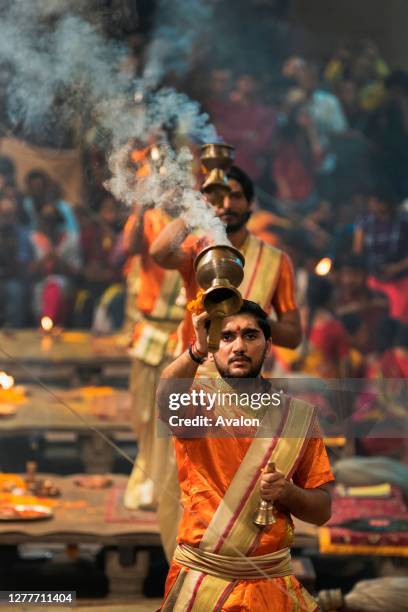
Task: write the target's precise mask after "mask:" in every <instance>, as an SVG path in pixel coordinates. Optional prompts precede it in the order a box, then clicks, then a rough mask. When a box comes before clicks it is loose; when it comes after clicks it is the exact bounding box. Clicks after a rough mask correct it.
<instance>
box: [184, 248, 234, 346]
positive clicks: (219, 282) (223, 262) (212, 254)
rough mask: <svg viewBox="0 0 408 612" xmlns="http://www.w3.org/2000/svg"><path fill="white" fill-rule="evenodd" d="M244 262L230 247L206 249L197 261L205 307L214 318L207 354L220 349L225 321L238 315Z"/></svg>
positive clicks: (195, 265)
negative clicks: (231, 316)
mask: <svg viewBox="0 0 408 612" xmlns="http://www.w3.org/2000/svg"><path fill="white" fill-rule="evenodd" d="M244 265H245V259H244V256H243V255H242V253H240V252H239V251H238V249H235V248H234V247H233V246H230V245H220V244H216V245H212V246H209V247H206V248H205V249H203V250H202V251H201V252H200V253H199V254H198V255H197V257H196V259H195V261H194V270H195V273H196V279H197V283H198V285H199V286H200V287H201V289H204V296H203V305H204V308H205V309H206V311H207V312H208V314H209V315H210V316H211V323H210V329H209V338H208V350H209V351H210V352H215V351H217V350H218V348H219V344H220V333H221V325H222V319H223V318H224V317H228V316H230V315H233V314H235V313H236V312H238V311H239V309H240V308H241V305H242V297H241V294H240V292H239V291H238V289H237V287H238V286H239V285H240V284H241V282H242V279H243V278H244Z"/></svg>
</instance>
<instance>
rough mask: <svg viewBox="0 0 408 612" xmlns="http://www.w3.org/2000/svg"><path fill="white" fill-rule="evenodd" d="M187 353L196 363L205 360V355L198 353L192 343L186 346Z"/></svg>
mask: <svg viewBox="0 0 408 612" xmlns="http://www.w3.org/2000/svg"><path fill="white" fill-rule="evenodd" d="M188 354H189V355H190V358H191V359H192V360H193V361H194V362H195V363H197V364H198V365H201V364H202V363H204V361H205V360H206V355H205V354H200V353H199V351H198V350H197V349H196V348H195V345H194V344H190V346H189V347H188Z"/></svg>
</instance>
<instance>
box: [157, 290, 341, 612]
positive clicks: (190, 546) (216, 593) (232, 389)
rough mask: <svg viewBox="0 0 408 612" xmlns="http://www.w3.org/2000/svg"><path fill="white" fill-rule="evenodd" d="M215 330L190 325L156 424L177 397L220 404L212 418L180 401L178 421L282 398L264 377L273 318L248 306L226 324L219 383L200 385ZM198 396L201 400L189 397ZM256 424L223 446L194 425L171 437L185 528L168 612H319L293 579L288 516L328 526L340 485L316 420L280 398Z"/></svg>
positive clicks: (200, 319) (200, 322) (200, 320)
mask: <svg viewBox="0 0 408 612" xmlns="http://www.w3.org/2000/svg"><path fill="white" fill-rule="evenodd" d="M208 319H209V315H208V314H207V313H206V312H204V313H201V314H200V315H193V319H192V320H193V326H194V340H193V342H192V344H191V345H190V346H189V348H188V350H186V351H185V352H183V353H182V354H181V355H180V356H179V357H178V358H177V359H176V360H175V361H173V362H172V363H171V364H170V365H169V366H168V367H167V368H165V370H164V371H163V375H162V380H161V383H160V385H159V389H158V394H157V401H158V405H159V411H160V418H161V420H162V421H164V422H165V423H166V424H168V425H169V424H170V423H171V417H172V415H173V414H174V408H175V406H174V405H172V400H174V399H175V392H176V391H177V392H178V396H179V397H181V395H183V396H184V394H185V393H190V395H191V398H193V397H200V398H202V399H203V398H204V397H210V396H211V397H212V396H214V397H216V398H217V401H216V402H215V405H211V403H210V406H211V410H209V409H208V405H206V402H204V405H201V406H200V407H199V408H198V407H197V405H196V404H194V402H190V405H188V403H187V402H185V401H184V402H183V405H184V408H182V409H179V410H178V412H179V413H181V414H184V415H188V416H190V417H193V416H194V415H198V414H200V412H202V413H203V414H206V415H211V417H212V418H213V419H215V418H216V416H217V415H220V414H223V412H224V413H225V412H226V413H228V414H229V415H230V416H231V415H234V416H238V415H239V414H240V413H242V412H243V413H245V414H248V411H249V412H250V408H249V410H248V408H243V407H242V406H240V401H239V399H238V400H237V402H236V404H235V405H234V406H229V407H228V408H227V410H225V406H224V402H223V401H221V399H220V398H221V397H222V396H223V394H224V393H228V394H229V395H231V394H236V396H237V397H238V398H239V397H240V394H241V393H242V391H243V390H245V391H247V390H250V391H251V392H253V393H256V397H257V399H259V397H260V395H259V392H262V395H263V394H265V396H266V395H268V393H269V395H270V397H271V398H274V397H275V400H276V395H279V394H273V393H271V390H272V388H271V385H270V383H269V382H268V381H267V380H265V379H263V378H262V377H261V376H260V372H261V369H262V366H263V362H264V360H265V358H266V356H267V354H268V352H269V351H270V348H271V345H272V342H271V337H270V327H269V324H268V320H267V314H266V313H265V312H264V311H263V310H262V308H260V306H259V305H258V304H256V303H254V302H251V301H248V300H244V301H243V304H242V306H241V309H240V311H239V312H238V313H236V314H234V315H231V316H229V317H225V318H224V319H223V321H222V326H221V331H220V346H219V349H218V351H216V352H214V354H213V359H214V363H215V366H216V368H217V372H218V376H219V377H218V379H216V378H212V379H197V378H195V377H196V373H197V369H198V367H199V365H200V363H202V361H203V360H204V359H205V357H206V356H207V353H208V337H207V334H208V331H207V330H208V324H207V322H208ZM193 390H196V392H197V393H198V391H199V390H200V391H202V393H201V394H200V395H199V396H198V395H197V394H196V395H194V396H193ZM180 394H181V395H180ZM256 415H257V417H258V420H259V426H258V427H254V425H253V424H252V425H249V426H248V427H247V428H246V429H245V428H242V427H241V428H238V429H237V430H236V431H234V430H231V429H228V426H226V427H224V431H223V432H220V431H219V432H218V435H215V434H214V435H212V431H213V430H212V429H211V427H210V428H208V427H206V428H205V431H203V432H201V434H200V431H192V430H191V428H190V427H189V425H188V423H187V424H186V425H185V426H184V427H182V428H179V427H178V426H175V427H170V429H171V430H172V432H173V435H174V440H175V449H176V458H177V466H178V476H179V482H180V487H181V491H182V503H183V516H182V519H181V522H180V525H179V530H178V537H177V542H178V545H177V549H176V551H175V554H174V558H173V561H172V564H171V567H170V571H169V575H168V578H167V583H166V594H165V600H164V603H163V606H162V610H166V611H167V610H169V611H170V610H172V611H175V612H181V611H183V610H191V611H192V612H200V611H203V612H204V611H205V612H206V611H207V610H223V611H227V610H237V609H245V610H249V609H250V610H254V611H265V612H266V611H267V610H268V611H269V610H277V611H278V610H281V611H282V612H283V611H285V612H290V611H291V610H297V609H299V608H302V609H303V610H310V611H312V610H317V605H316V603H315V601H314V600H313V599H312V598H311V597H310V595H309V594H308V593H307V592H306V591H305V590H304V589H303V588H302V587H301V585H300V584H299V583H298V581H297V580H296V578H295V577H294V576H293V572H292V569H291V562H290V550H289V547H290V544H291V542H292V539H293V523H292V520H291V515H292V514H293V515H294V516H296V517H298V518H300V519H301V520H304V521H307V522H310V523H315V524H318V525H321V524H323V523H324V522H326V521H327V520H328V519H329V518H330V513H331V496H330V484H329V483H330V482H331V481H332V480H333V476H332V474H331V471H330V466H329V461H328V458H327V454H326V450H325V448H324V444H323V441H322V438H321V435H320V432H319V429H318V426H317V424H316V422H315V409H314V407H313V406H311V405H309V404H306V403H305V402H303V401H300V400H296V399H294V398H290V397H287V396H285V395H283V394H281V400H280V401H279V402H276V401H272V402H271V404H270V405H269V406H264V407H263V408H262V409H260V410H257V411H256ZM223 433H224V435H223ZM261 500H262V502H263V505H265V504H269V507H270V515H269V517H266V516H265V515H264V514H263V513H262V512H261V506H260V501H261ZM271 502H273V507H272V506H271ZM265 519H266V520H265Z"/></svg>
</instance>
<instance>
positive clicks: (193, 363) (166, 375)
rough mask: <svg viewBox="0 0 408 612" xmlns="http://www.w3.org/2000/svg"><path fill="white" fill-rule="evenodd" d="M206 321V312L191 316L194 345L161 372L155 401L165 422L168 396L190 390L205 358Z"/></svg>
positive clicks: (166, 419) (167, 411) (206, 349)
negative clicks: (194, 337)
mask: <svg viewBox="0 0 408 612" xmlns="http://www.w3.org/2000/svg"><path fill="white" fill-rule="evenodd" d="M208 319H209V315H208V313H207V312H203V313H201V314H200V315H197V316H193V324H194V331H195V336H196V341H195V343H194V344H193V345H192V346H191V347H190V348H189V349H188V350H187V351H184V353H182V354H181V355H180V356H179V357H177V359H175V360H174V361H173V362H172V363H170V364H169V365H168V366H167V368H165V369H164V370H163V372H162V375H161V379H160V383H159V386H158V388H157V393H156V399H157V404H158V406H159V411H160V417H161V418H162V419H163V420H164V421H165V422H168V418H167V417H168V415H169V397H170V395H171V394H172V393H178V394H180V393H187V392H188V391H189V390H190V388H191V385H192V383H193V380H194V377H195V375H196V373H197V369H198V367H199V365H200V362H201V361H202V360H203V359H204V358H205V357H206V356H207V353H208V340H207V330H206V328H205V323H206V321H208Z"/></svg>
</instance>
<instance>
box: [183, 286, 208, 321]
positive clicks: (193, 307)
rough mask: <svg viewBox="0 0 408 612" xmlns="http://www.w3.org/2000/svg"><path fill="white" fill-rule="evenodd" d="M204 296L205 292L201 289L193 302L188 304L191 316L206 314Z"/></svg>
mask: <svg viewBox="0 0 408 612" xmlns="http://www.w3.org/2000/svg"><path fill="white" fill-rule="evenodd" d="M203 295H204V291H203V290H202V289H199V290H198V291H197V295H196V296H195V298H194V300H191V301H190V302H189V303H188V304H187V310H188V311H189V312H191V314H194V315H199V314H201V313H202V312H204V310H205V308H204V306H203Z"/></svg>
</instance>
